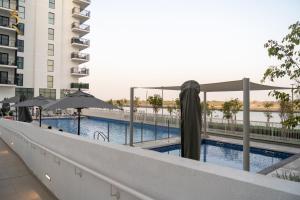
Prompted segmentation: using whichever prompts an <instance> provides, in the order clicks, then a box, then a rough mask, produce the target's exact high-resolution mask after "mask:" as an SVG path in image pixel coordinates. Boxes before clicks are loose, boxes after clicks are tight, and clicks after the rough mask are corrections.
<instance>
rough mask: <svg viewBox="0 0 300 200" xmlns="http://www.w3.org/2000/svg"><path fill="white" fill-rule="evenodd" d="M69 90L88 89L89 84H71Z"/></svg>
mask: <svg viewBox="0 0 300 200" xmlns="http://www.w3.org/2000/svg"><path fill="white" fill-rule="evenodd" d="M71 88H72V89H75V88H76V89H89V88H90V84H88V83H71Z"/></svg>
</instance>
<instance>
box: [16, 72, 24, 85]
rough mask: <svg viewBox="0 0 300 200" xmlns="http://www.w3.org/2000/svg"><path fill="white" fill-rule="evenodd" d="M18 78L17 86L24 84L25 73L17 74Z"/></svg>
mask: <svg viewBox="0 0 300 200" xmlns="http://www.w3.org/2000/svg"><path fill="white" fill-rule="evenodd" d="M16 80H17V86H23V74H17V76H16Z"/></svg>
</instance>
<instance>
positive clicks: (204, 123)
mask: <svg viewBox="0 0 300 200" xmlns="http://www.w3.org/2000/svg"><path fill="white" fill-rule="evenodd" d="M203 104H204V106H203V115H204V116H203V131H204V136H206V135H207V122H206V113H207V110H206V92H204V93H203Z"/></svg>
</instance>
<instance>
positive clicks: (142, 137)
mask: <svg viewBox="0 0 300 200" xmlns="http://www.w3.org/2000/svg"><path fill="white" fill-rule="evenodd" d="M143 141H144V123H143V122H141V142H143Z"/></svg>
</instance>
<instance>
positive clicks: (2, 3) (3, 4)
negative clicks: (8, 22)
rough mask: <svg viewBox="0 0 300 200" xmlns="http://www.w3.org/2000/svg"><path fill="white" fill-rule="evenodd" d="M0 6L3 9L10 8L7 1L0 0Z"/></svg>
mask: <svg viewBox="0 0 300 200" xmlns="http://www.w3.org/2000/svg"><path fill="white" fill-rule="evenodd" d="M0 6H1V7H4V8H10V7H9V0H0Z"/></svg>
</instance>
